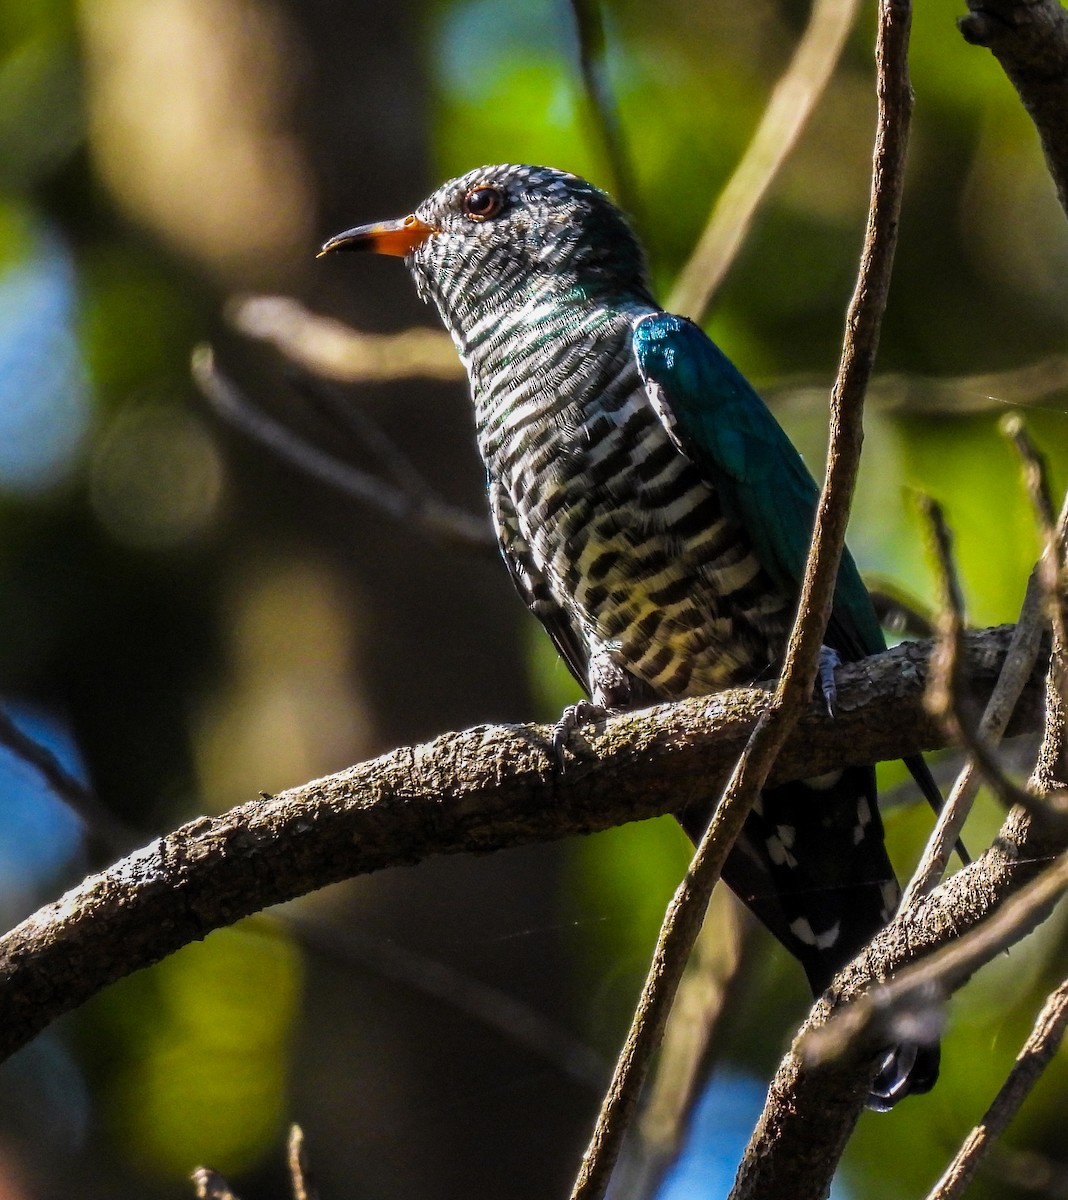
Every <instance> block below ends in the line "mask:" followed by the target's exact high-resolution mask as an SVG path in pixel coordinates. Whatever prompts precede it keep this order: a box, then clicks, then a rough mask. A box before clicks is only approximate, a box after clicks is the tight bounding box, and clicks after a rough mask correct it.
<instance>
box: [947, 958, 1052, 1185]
mask: <svg viewBox="0 0 1068 1200" xmlns="http://www.w3.org/2000/svg"><path fill="white" fill-rule="evenodd" d="M1066 1027H1068V979H1066V980H1065V981H1064V982H1063V983H1062V984H1061V986H1060V987H1059V988H1057V989H1056V990H1055V991H1053V992H1051V993H1050V995H1049V996H1048V997H1047V998H1046V1003H1045V1004H1044V1005H1043V1006H1042V1011H1041V1012H1040V1013H1039V1014H1038V1018H1037V1019H1036V1021H1035V1024H1034V1028H1033V1029H1032V1030H1031V1034H1030V1036H1029V1037H1028V1039H1027V1041H1026V1042H1025V1043H1024V1045H1023V1048H1022V1049H1021V1051H1020V1053H1019V1054H1018V1055H1017V1057H1016V1062H1015V1063H1014V1064H1013V1067H1012V1070H1011V1071H1010V1072H1009V1076H1008V1078H1007V1079H1006V1080H1005V1082H1004V1083H1003V1084H1002V1085H1001V1088H1000V1089H999V1091H998V1094H997V1095H996V1096H995V1097H994V1100H993V1102H992V1103H991V1105H990V1107H989V1108H988V1109H987V1110H986V1113H985V1114H984V1116H983V1119H982V1120H981V1121H980V1122H979V1124H978V1125H977V1126H976V1127H975V1128H974V1129H973V1130H972V1131H971V1133H970V1134H969V1135H968V1136H967V1137H966V1138H965V1140H964V1143H963V1145H962V1146H961V1148H960V1149H959V1150H958V1151H957V1153H956V1155H954V1157H953V1161H952V1162H951V1163H950V1164H949V1166H948V1167H946V1169H945V1171H944V1172H943V1174H942V1177H941V1179H939V1181H938V1182H937V1183H936V1184H935V1186H934V1187H933V1188H932V1189H931V1190H930V1192H929V1193H928V1194H927V1200H954V1197H956V1196H961V1195H963V1194H964V1191H965V1189H966V1188H967V1187H968V1185H969V1184H970V1183H971V1181H972V1179H973V1178H974V1177H975V1173H976V1171H978V1169H979V1167H980V1165H981V1164H982V1162H983V1159H984V1158H985V1157H986V1155H987V1154H989V1153H990V1150H991V1148H992V1146H993V1144H994V1141H995V1139H996V1138H998V1137H1000V1136H1001V1134H1003V1133H1004V1132H1005V1129H1006V1127H1007V1126H1008V1124H1009V1122H1010V1121H1011V1120H1012V1118H1013V1117H1014V1116H1015V1115H1016V1114H1017V1112H1019V1110H1020V1106H1021V1105H1022V1104H1023V1102H1024V1100H1026V1099H1027V1097H1028V1096H1029V1095H1030V1093H1031V1090H1032V1089H1033V1088H1034V1086H1035V1084H1036V1083H1038V1081H1039V1079H1041V1077H1042V1072H1043V1071H1044V1070H1045V1069H1046V1067H1047V1066H1049V1064H1050V1061H1051V1060H1052V1058H1053V1056H1054V1054H1055V1053H1056V1052H1057V1048H1058V1047H1059V1046H1060V1044H1061V1040H1062V1039H1063V1037H1064V1031H1065V1028H1066Z"/></svg>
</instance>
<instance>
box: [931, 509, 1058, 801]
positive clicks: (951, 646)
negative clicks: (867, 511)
mask: <svg viewBox="0 0 1068 1200" xmlns="http://www.w3.org/2000/svg"><path fill="white" fill-rule="evenodd" d="M920 507H921V509H922V511H923V513H924V516H925V517H926V519H927V522H928V525H929V527H930V530H931V534H932V543H933V546H934V553H935V563H936V566H937V567H938V578H939V582H940V591H941V593H942V612H941V615H940V617H939V639H938V650H937V651H936V653H935V654H934V656H933V657H932V659H931V675H930V678H929V679H928V682H927V696H926V700H925V703H926V704H927V707H928V709H929V710H930V711H931V713H932V714H933V715H934V716H935V717H936V718H937V719H938V720H939V721H941V722H942V723H943V724H944V725H945V726H946V728H947V730H948V731H949V734H950V736H951V737H952V738H953V739H954V740H955V741H957V742H960V743H961V744H962V745H963V746H964V748H965V750H966V751H967V753H968V755H969V757H970V759H971V760H972V762H974V763H975V765H976V767H977V768H978V770H979V771H980V773H981V774H982V776H983V778H984V780H985V781H986V783H987V785H988V786H989V787H990V789H991V791H993V792H994V794H995V795H996V796H997V797H998V799H999V800H1000V801H1001V802H1002V804H1003V805H1004V806H1005V807H1006V808H1007V809H1011V808H1012V807H1013V806H1014V805H1017V804H1018V805H1020V806H1021V807H1023V808H1025V809H1028V810H1030V811H1035V812H1040V813H1041V814H1042V815H1044V816H1046V815H1055V816H1058V817H1062V818H1063V816H1064V815H1065V814H1064V812H1063V811H1060V812H1055V811H1054V802H1053V800H1052V798H1049V797H1040V796H1036V795H1034V794H1033V793H1031V792H1029V791H1027V789H1026V788H1023V787H1021V786H1020V785H1019V784H1017V783H1014V782H1013V781H1012V780H1011V779H1010V778H1009V777H1008V776H1007V775H1006V774H1005V772H1004V771H1003V770H1002V768H1001V764H1000V763H999V762H998V761H997V758H996V757H995V755H994V753H993V749H992V747H991V745H990V744H989V743H988V742H987V741H986V740H985V739H984V738H983V737H982V736H981V734H980V731H979V730H978V729H977V728H976V726H975V723H974V722H973V720H972V715H971V713H970V712H967V711H966V710H965V703H964V697H965V693H966V690H967V688H966V680H965V678H964V666H963V646H964V598H963V595H962V592H961V587H960V579H959V576H958V574H957V566H956V562H955V560H954V557H953V547H952V537H951V535H950V532H949V527H948V526H947V525H946V519H945V514H944V513H943V511H942V506H941V505H940V504H939V503H938V502H937V501H936V500H932V499H931V498H930V497H929V496H921V497H920Z"/></svg>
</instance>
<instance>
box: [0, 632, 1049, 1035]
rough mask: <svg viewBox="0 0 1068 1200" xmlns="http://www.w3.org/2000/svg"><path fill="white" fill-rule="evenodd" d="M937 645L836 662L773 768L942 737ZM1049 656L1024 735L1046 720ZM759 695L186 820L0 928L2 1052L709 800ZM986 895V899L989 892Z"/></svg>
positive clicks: (411, 760) (786, 769)
mask: <svg viewBox="0 0 1068 1200" xmlns="http://www.w3.org/2000/svg"><path fill="white" fill-rule="evenodd" d="M1011 632H1012V631H1011V628H1010V627H1003V628H999V629H992V630H986V631H984V632H983V633H980V634H972V635H969V638H968V648H969V653H968V663H969V679H970V680H971V683H972V686H973V687H974V688H975V689H976V693H977V695H978V697H979V699H980V700H982V699H983V698H985V695H986V694H988V693H989V690H990V688H991V687H993V685H994V682H995V680H996V679H997V676H998V673H999V671H1000V668H1001V664H1002V661H1003V658H1004V653H1005V649H1006V647H1007V645H1008V643H1009V640H1010V637H1011ZM929 656H930V646H929V645H927V646H924V645H915V644H913V645H903V646H898V647H895V649H894V650H892V651H890V652H888V653H886V654H883V655H879V656H877V657H876V658H872V659H866V660H864V661H862V662H860V663H854V664H850V665H849V666H846V667H843V668H842V669H841V670H840V671H839V673H838V695H839V710H838V715H837V717H836V718H835V720H833V721H832V720H830V719H829V718H828V717H827V716H826V714H825V713H824V712H822V711H820V709H819V707H817V706H815V705H812V706H810V709H809V711H807V712H806V714H805V715H804V717H803V718H802V720H801V722H800V724H799V727H798V729H797V731H796V732H795V734H794V736H793V737H792V738H791V739H790V740H789V741H788V742H787V744H786V745H785V747H784V748H783V752H782V754H781V755H780V757H779V761H778V764H777V766H776V772H777V774H774V775H773V776H772V781H773V782H774V781H776V780H777V779H788V778H795V779H796V778H800V777H803V776H806V775H816V774H820V773H821V772H823V771H826V770H829V769H831V768H832V767H833V766H835V765H838V766H841V765H842V764H843V762H846V761H848V760H849V759H850V756H851V755H856V756H857V758H858V761H863V762H873V761H875V760H877V759H882V758H900V757H902V756H903V755H905V754H913V753H916V752H918V751H920V750H923V749H931V748H933V747H937V746H940V745H941V744H942V738H943V735H942V733H941V731H940V730H939V728H938V726H937V724H936V723H935V722H934V721H932V719H931V717H930V716H929V714H928V713H927V712H926V711H925V709H924V707H923V690H924V686H925V680H926V675H927V668H928V662H929ZM1042 670H1044V664H1043V665H1042V667H1041V668H1040V670H1039V671H1038V672H1036V674H1035V676H1034V678H1033V679H1032V682H1031V684H1030V686H1029V688H1028V692H1027V696H1026V697H1025V702H1024V703H1023V704H1022V705H1021V706H1020V711H1019V712H1018V714H1017V716H1018V718H1019V717H1021V716H1023V717H1024V718H1025V720H1024V722H1023V723H1021V724H1019V725H1018V727H1017V728H1016V729H1015V732H1020V731H1022V730H1024V729H1028V728H1030V729H1033V728H1037V727H1038V725H1039V724H1040V721H1041V717H1040V713H1039V709H1038V700H1039V698H1040V696H1041V690H1042V682H1041V671H1042ZM766 703H767V692H766V691H760V690H757V689H748V690H739V691H734V692H726V693H723V694H721V695H718V696H713V697H708V698H704V699H695V700H689V701H683V702H682V703H680V704H677V705H664V706H661V707H659V708H655V709H650V710H647V711H645V712H641V713H629V714H625V715H623V716H620V717H616V718H613V719H612V720H610V721H608V722H606V723H605V724H604V725H603V726H602V727H601V728H600V729H597V730H596V731H594V732H591V733H590V736H589V743H588V746H587V749H586V753H585V754H584V755H583V757H582V758H581V760H580V761H578V762H576V763H574V764H571V765H569V767H568V770H567V773H566V774H565V775H563V776H560V775H559V774H558V772H557V771H556V770H555V760H554V758H553V756H552V753H551V729H546V728H543V727H539V726H522V725H518V726H480V727H477V728H475V729H471V730H467V731H466V732H463V733H450V734H445V735H444V736H442V737H440V738H438V739H437V740H436V741H435V742H431V743H429V744H427V745H423V746H408V747H403V748H401V749H399V750H395V751H393V752H392V753H390V754H387V755H384V756H383V757H381V758H378V759H375V760H373V761H371V762H367V763H362V764H360V765H359V766H355V767H352V768H350V769H349V770H347V771H343V772H341V773H340V774H338V775H333V776H329V777H327V778H325V779H320V780H315V781H313V782H311V783H308V784H305V785H303V786H302V787H298V788H294V789H292V790H290V791H288V792H284V793H282V794H280V795H279V796H276V797H267V798H265V799H261V800H256V801H252V802H251V803H248V804H244V805H240V806H239V807H237V808H234V809H231V810H230V811H229V812H227V813H223V814H222V815H220V816H218V817H203V818H200V819H199V820H196V821H193V822H191V823H190V824H188V825H185V826H183V827H181V828H180V829H178V830H175V831H174V832H173V833H170V834H167V835H166V836H165V837H162V838H159V839H157V840H156V841H155V842H152V843H151V844H150V845H148V846H146V847H144V848H143V849H141V850H139V851H137V852H136V853H134V854H132V855H130V856H129V857H128V858H125V859H123V860H122V861H121V862H119V863H116V864H115V865H114V866H113V867H111V868H110V869H109V870H107V871H104V872H102V873H101V874H98V875H94V876H91V877H89V878H88V879H86V880H84V881H83V882H82V883H81V884H79V885H78V886H77V887H76V888H74V889H73V890H71V891H70V892H68V893H67V894H66V895H65V896H63V897H62V898H61V899H59V900H57V901H55V902H54V903H52V904H49V905H46V906H45V907H44V908H42V909H40V910H39V911H38V912H37V913H35V914H34V915H33V916H32V917H30V918H28V919H27V920H26V921H24V922H23V923H22V924H21V925H19V926H17V927H16V928H15V929H13V930H11V932H10V933H8V934H7V935H6V936H5V937H4V938H3V939H0V1057H4V1056H6V1055H8V1054H10V1053H12V1052H13V1051H14V1050H16V1049H18V1048H19V1047H20V1046H23V1045H25V1044H26V1042H27V1041H29V1040H30V1039H31V1038H32V1037H33V1036H35V1035H36V1034H37V1033H39V1032H40V1031H41V1030H42V1029H44V1028H45V1027H46V1026H47V1025H48V1024H49V1023H50V1022H51V1021H53V1020H55V1019H56V1018H57V1017H58V1016H60V1015H62V1014H63V1013H65V1012H69V1011H71V1010H72V1009H74V1008H76V1007H77V1006H78V1005H79V1004H81V1003H82V1002H84V1001H85V1000H87V999H88V998H89V997H90V996H92V995H94V994H95V993H96V992H98V991H100V990H101V989H102V988H103V987H105V986H106V985H107V984H109V983H112V982H114V981H115V980H117V979H120V978H122V977H123V976H125V975H128V974H130V973H131V972H133V971H136V970H139V969H140V968H142V967H146V966H149V965H151V964H152V963H154V962H158V961H159V960H160V959H161V958H165V957H166V956H167V955H168V954H171V953H173V952H174V951H175V950H178V949H179V948H181V947H182V946H184V945H186V944H187V943H189V942H190V941H194V940H198V939H200V938H203V937H204V936H205V935H206V934H207V933H209V932H210V931H211V930H213V929H217V928H220V927H221V926H224V925H228V924H232V923H234V922H235V921H238V920H240V919H241V918H242V917H246V916H248V915H250V914H251V913H253V912H258V911H259V910H261V909H263V908H266V907H268V906H269V905H272V904H278V903H281V902H283V901H286V900H291V899H294V898H295V897H297V896H300V895H304V894H305V893H307V892H309V891H312V890H314V889H316V888H320V887H325V886H326V885H327V884H330V883H335V882H337V881H338V880H341V879H347V878H351V877H352V876H355V875H359V874H364V873H368V872H371V871H377V870H381V869H382V868H384V867H388V866H395V865H400V864H404V863H412V862H418V861H421V860H422V859H424V858H426V857H428V856H430V855H434V854H455V853H462V852H465V851H477V852H486V851H489V850H496V849H504V848H506V847H508V846H515V845H521V844H527V843H530V842H533V841H548V840H551V839H554V838H561V837H565V836H568V835H570V834H574V833H589V832H593V831H595V830H599V829H606V828H608V827H609V826H611V825H617V824H622V823H623V822H625V821H630V820H641V819H644V818H646V817H651V816H656V815H659V814H660V813H663V812H670V811H679V810H680V809H681V808H683V807H685V806H686V805H688V804H691V803H699V802H700V803H705V802H707V796H708V793H709V789H710V788H713V789H714V788H716V787H717V786H721V785H722V781H723V779H724V778H725V777H726V775H727V773H728V772H729V771H730V769H731V764H732V763H733V762H734V761H735V759H736V758H737V756H738V753H739V751H740V750H741V748H742V747H743V746H744V745H745V743H746V740H747V739H748V737H749V734H750V732H751V731H752V729H753V727H754V726H755V724H756V723H757V720H758V719H759V717H760V714H761V713H762V712H763V711H764V708H765V707H766ZM956 878H957V876H954V879H956ZM951 882H952V881H951ZM977 902H979V903H981V904H985V903H986V895H985V893H982V894H980V896H979V898H978V901H977ZM954 919H955V920H958V921H965V919H966V918H965V916H963V915H961V914H959V913H958V914H956V916H955V917H954Z"/></svg>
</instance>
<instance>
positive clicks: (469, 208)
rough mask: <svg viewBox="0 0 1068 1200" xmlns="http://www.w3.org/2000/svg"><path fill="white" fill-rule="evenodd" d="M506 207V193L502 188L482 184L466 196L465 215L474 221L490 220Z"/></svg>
mask: <svg viewBox="0 0 1068 1200" xmlns="http://www.w3.org/2000/svg"><path fill="white" fill-rule="evenodd" d="M503 208H504V193H503V192H502V191H501V189H500V188H496V187H488V186H486V185H481V186H479V187H473V188H472V189H471V190H470V191H469V192H468V193H467V195H466V196H464V203H463V211H464V216H465V217H469V218H470V219H471V220H472V221H489V220H491V219H492V218H493V217H496V216H498V215H499V213H500V211H501V209H503Z"/></svg>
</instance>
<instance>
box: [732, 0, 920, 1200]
mask: <svg viewBox="0 0 1068 1200" xmlns="http://www.w3.org/2000/svg"><path fill="white" fill-rule="evenodd" d="M911 20H912V11H911V6H910V3H909V0H880V5H879V30H878V37H877V43H876V51H875V55H876V67H877V84H876V88H877V93H878V100H879V113H878V123H877V128H876V134H875V148H874V152H873V156H872V185H871V202H870V206H869V209H868V226H867V230H866V232H865V238H864V249H863V251H862V253H861V259H860V270H859V272H858V274H857V283H856V288H855V290H854V292H853V297H852V300H851V301H850V305H849V311H848V313H847V314H846V331H845V344H844V346H843V349H842V358H841V362H840V364H839V369H838V378H837V380H836V381H835V387H834V391H833V392H832V396H831V444H830V452H829V455H828V462H827V479H826V482H825V484H824V488H823V492H822V494H821V496H820V505H819V509H818V511H817V514H816V530H815V536H814V538H813V543H812V553H811V554H810V556H809V562H808V568H807V570H806V573H805V583H804V586H803V588H802V592H801V601H800V606H799V613H798V620H797V621H796V622H795V624H794V629H793V632H792V634H791V636H790V646H789V648H788V650H787V665H786V668H785V669H784V672H783V682H782V684H781V685H780V694H782V693H783V692H785V691H786V689H787V688H788V687H790V686H793V687H796V688H798V689H801V688H807V689H808V690H809V692H811V689H812V687H813V684H814V683H815V672H816V662H817V656H818V652H819V648H820V643H821V642H822V639H823V634H824V630H825V629H826V627H827V619H828V617H829V616H830V611H831V603H832V599H833V593H834V585H835V580H836V577H837V573H838V563H839V560H840V557H841V554H842V550H843V547H844V545H845V528H846V522H847V521H848V518H849V499H850V497H851V495H852V490H853V484H854V482H855V479H856V473H857V468H858V466H859V463H860V449H861V444H862V442H863V437H864V429H863V424H862V420H861V418H862V413H863V407H864V393H865V390H866V388H867V385H868V382H869V380H870V378H871V373H872V368H873V366H874V362H875V352H876V349H877V347H878V344H879V331H880V328H881V325H882V318H883V313H884V311H885V309H886V300H887V296H888V294H889V290H890V277H891V273H892V269H893V262H894V251H895V248H896V245H897V230H898V221H899V218H900V213H901V198H902V193H903V191H904V178H905V155H906V150H907V147H908V133H909V125H910V122H911V116H912V86H911V84H910V82H909V71H908V44H909V31H910V26H911ZM795 655H796V657H797V658H798V659H801V660H803V661H806V665H807V666H809V667H810V668H811V669H810V670H808V671H798V672H796V674H795V673H793V672H791V670H790V665H791V661H792V659H793V658H794V656H795ZM851 1066H852V1067H853V1070H852V1072H847V1073H843V1074H840V1075H839V1076H838V1078H836V1079H834V1080H833V1081H829V1082H830V1084H831V1086H830V1087H829V1088H824V1089H822V1091H823V1093H824V1094H822V1095H811V1096H803V1095H802V1094H800V1093H794V1092H793V1090H792V1088H791V1087H790V1086H789V1085H788V1086H786V1087H785V1088H782V1089H780V1090H778V1091H777V1090H776V1088H775V1087H774V1086H773V1087H772V1089H771V1090H770V1091H769V1093H768V1098H767V1102H766V1103H765V1105H764V1111H763V1112H762V1113H761V1116H760V1120H759V1122H758V1123H757V1126H756V1129H755V1130H754V1131H753V1134H752V1137H751V1138H750V1140H749V1145H748V1146H747V1147H746V1150H745V1154H744V1156H743V1158H742V1162H741V1165H740V1166H739V1168H738V1177H737V1179H736V1180H735V1184H734V1187H733V1189H732V1190H731V1200H749V1198H751V1197H758V1196H790V1197H791V1198H792V1200H804V1198H805V1197H808V1196H823V1195H824V1194H825V1193H826V1191H827V1190H829V1187H830V1180H831V1176H832V1175H833V1173H834V1169H835V1167H836V1165H837V1163H838V1160H839V1159H840V1158H841V1155H842V1152H843V1150H844V1149H845V1144H846V1141H847V1139H848V1137H849V1135H850V1133H851V1132H852V1128H853V1125H854V1124H855V1123H856V1120H857V1118H858V1117H859V1115H860V1111H861V1108H862V1106H863V1103H864V1099H865V1097H866V1095H867V1093H868V1089H869V1087H870V1084H871V1078H872V1072H871V1071H870V1070H864V1069H863V1067H861V1069H857V1068H858V1064H857V1062H854V1063H853V1064H851ZM783 1078H784V1077H783V1076H782V1073H781V1072H780V1077H779V1078H778V1079H777V1081H776V1082H779V1081H780V1080H781V1079H783ZM825 1082H827V1081H825ZM827 1103H830V1104H833V1105H835V1106H837V1109H838V1112H839V1114H840V1116H841V1117H842V1120H841V1121H839V1122H837V1123H834V1124H833V1125H832V1128H833V1129H834V1131H835V1133H836V1134H837V1139H836V1140H835V1141H834V1143H833V1144H831V1143H827V1142H825V1143H824V1145H823V1155H822V1158H820V1159H814V1158H813V1157H812V1154H811V1147H810V1141H811V1138H810V1126H811V1124H812V1120H811V1118H812V1115H813V1114H815V1113H820V1114H821V1116H822V1108H823V1105H824V1104H827Z"/></svg>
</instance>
